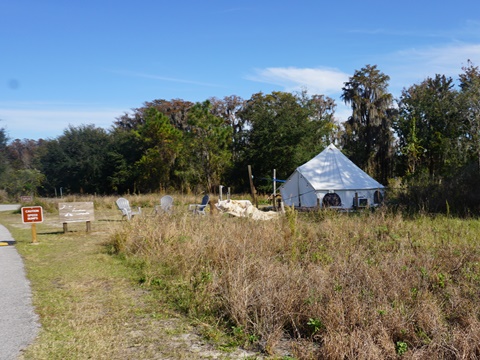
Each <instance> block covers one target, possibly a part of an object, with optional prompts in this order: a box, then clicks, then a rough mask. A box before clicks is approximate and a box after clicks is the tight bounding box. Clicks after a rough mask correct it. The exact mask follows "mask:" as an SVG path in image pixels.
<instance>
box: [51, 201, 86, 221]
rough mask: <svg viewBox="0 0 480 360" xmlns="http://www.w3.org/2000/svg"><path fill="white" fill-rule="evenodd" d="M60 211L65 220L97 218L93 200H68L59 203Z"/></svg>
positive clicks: (61, 217)
mask: <svg viewBox="0 0 480 360" xmlns="http://www.w3.org/2000/svg"><path fill="white" fill-rule="evenodd" d="M58 213H59V215H60V220H61V221H63V222H80V221H93V220H95V215H94V210H93V202H68V203H59V204H58Z"/></svg>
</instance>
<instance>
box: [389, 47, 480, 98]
mask: <svg viewBox="0 0 480 360" xmlns="http://www.w3.org/2000/svg"><path fill="white" fill-rule="evenodd" d="M468 60H471V61H472V62H473V63H474V65H476V66H478V65H480V44H461V43H454V44H449V45H445V46H437V47H425V48H414V49H407V50H402V51H398V52H395V53H393V54H390V55H388V56H386V57H385V58H384V59H383V62H384V65H382V66H381V69H380V70H381V71H382V72H384V73H385V74H387V75H389V76H390V78H391V81H390V86H391V91H392V92H393V93H394V95H395V96H399V95H400V91H401V89H403V88H408V87H410V86H412V85H414V84H418V83H419V82H421V81H423V80H424V79H426V78H427V77H434V76H435V75H436V74H441V75H445V76H449V77H452V79H454V80H456V79H457V78H458V75H459V74H461V73H462V72H463V71H462V67H463V66H465V65H467V61H468Z"/></svg>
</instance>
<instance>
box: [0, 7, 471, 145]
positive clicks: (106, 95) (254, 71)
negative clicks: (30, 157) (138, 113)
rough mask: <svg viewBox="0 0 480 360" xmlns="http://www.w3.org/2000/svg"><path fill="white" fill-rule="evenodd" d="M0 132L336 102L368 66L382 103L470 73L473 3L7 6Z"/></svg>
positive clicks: (2, 11)
mask: <svg viewBox="0 0 480 360" xmlns="http://www.w3.org/2000/svg"><path fill="white" fill-rule="evenodd" d="M0 34H1V36H0V119H1V121H0V127H3V128H5V129H6V131H7V134H8V135H9V137H10V138H11V139H16V138H19V139H25V138H26V139H35V140H36V139H39V138H44V139H46V138H55V137H57V136H59V135H61V134H62V133H63V131H64V130H65V129H66V128H67V127H68V126H69V125H73V126H79V125H81V124H95V125H96V126H99V127H103V128H106V129H108V128H110V127H111V126H112V124H113V122H114V120H115V118H116V117H119V116H121V115H122V114H124V113H129V112H131V109H133V108H137V107H140V106H142V104H143V103H144V102H146V101H152V100H154V99H167V100H170V99H176V98H178V99H183V100H188V101H193V102H196V101H204V100H206V99H208V98H210V97H213V96H215V97H218V98H223V97H225V96H230V95H238V96H241V97H243V98H244V99H249V98H250V97H251V96H252V95H253V94H255V93H257V92H263V93H270V92H272V91H289V92H290V91H292V92H294V91H299V90H301V89H306V90H307V91H308V92H309V93H310V94H323V95H327V96H330V97H332V98H334V99H336V101H337V105H338V107H337V112H336V115H337V120H338V121H340V122H341V121H345V120H346V118H347V117H348V115H349V110H348V109H347V108H346V107H345V106H344V105H343V104H342V103H341V101H340V99H339V96H340V94H341V88H342V86H343V83H344V82H345V81H348V78H349V77H350V76H352V75H353V74H354V72H355V70H360V69H361V68H362V67H364V66H365V65H367V64H371V65H377V66H378V68H379V69H380V70H381V71H382V72H383V73H385V74H386V75H388V76H390V86H389V91H390V92H391V93H392V94H393V95H394V96H395V97H398V96H399V95H400V92H401V90H402V88H405V87H409V86H411V85H413V84H416V83H419V82H421V81H422V80H423V79H425V78H426V77H428V76H434V75H435V74H437V73H438V74H445V75H447V76H451V77H452V78H454V79H457V78H458V74H460V73H461V72H462V66H465V65H466V64H467V60H468V59H470V60H471V61H472V62H473V63H474V65H478V66H480V1H478V0H468V1H467V0H457V1H447V2H439V1H431V0H416V1H411V0H404V1H402V2H394V1H385V0H383V1H377V0H375V1H374V0H370V1H369V0H364V1H358V0H344V1H328V2H327V1H321V0H317V1H313V0H309V1H302V0H299V1H296V2H293V1H284V0H276V1H271V0H255V1H251V0H246V1H235V2H233V1H225V0H224V1H221V0H203V1H201V0H189V1H182V0H177V1H163V0H157V1H154V0H138V1H124V0H115V1H113V0H112V1H110V0H108V1H107V0H95V1H92V0H82V1H63V0H57V1H53V0H44V1H38V0H5V1H2V2H0Z"/></svg>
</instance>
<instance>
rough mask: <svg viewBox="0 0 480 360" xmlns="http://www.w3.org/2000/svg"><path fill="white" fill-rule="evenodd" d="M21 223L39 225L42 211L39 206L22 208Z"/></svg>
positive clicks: (41, 220)
mask: <svg viewBox="0 0 480 360" xmlns="http://www.w3.org/2000/svg"><path fill="white" fill-rule="evenodd" d="M22 222H23V223H24V224H27V223H41V222H43V209H42V207H41V206H28V207H22Z"/></svg>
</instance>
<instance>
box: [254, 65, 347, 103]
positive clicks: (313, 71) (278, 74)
mask: <svg viewBox="0 0 480 360" xmlns="http://www.w3.org/2000/svg"><path fill="white" fill-rule="evenodd" d="M348 78H349V75H348V74H346V73H343V72H341V71H340V70H337V69H331V68H298V67H284V68H282V67H271V68H266V69H257V70H256V71H255V74H254V75H250V76H248V77H247V79H248V80H252V81H257V82H263V83H268V84H274V85H278V86H281V87H283V89H284V91H288V92H293V91H299V90H302V89H304V88H305V89H307V91H308V92H309V93H311V94H320V95H327V96H331V95H332V94H338V93H340V92H341V89H342V87H343V85H344V83H345V82H346V81H348Z"/></svg>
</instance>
